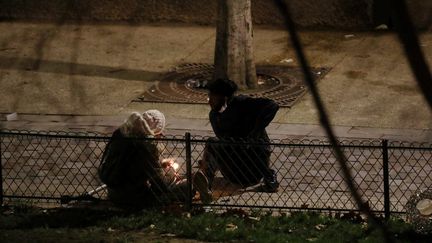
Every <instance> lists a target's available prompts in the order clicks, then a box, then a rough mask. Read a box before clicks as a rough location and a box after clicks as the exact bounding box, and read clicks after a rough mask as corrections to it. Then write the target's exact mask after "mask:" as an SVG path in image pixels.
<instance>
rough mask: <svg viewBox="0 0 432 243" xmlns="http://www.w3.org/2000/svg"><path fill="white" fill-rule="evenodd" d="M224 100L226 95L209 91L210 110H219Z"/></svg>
mask: <svg viewBox="0 0 432 243" xmlns="http://www.w3.org/2000/svg"><path fill="white" fill-rule="evenodd" d="M225 102H226V97H225V96H224V95H221V94H214V93H211V92H210V93H209V105H210V107H211V109H212V110H214V111H219V110H220V109H221V108H222V106H223V105H224V104H225Z"/></svg>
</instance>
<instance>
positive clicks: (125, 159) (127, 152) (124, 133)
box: [99, 110, 187, 208]
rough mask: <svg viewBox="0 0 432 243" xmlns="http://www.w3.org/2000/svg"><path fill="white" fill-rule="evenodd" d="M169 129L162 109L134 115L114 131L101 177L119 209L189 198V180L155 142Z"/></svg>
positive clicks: (100, 173)
mask: <svg viewBox="0 0 432 243" xmlns="http://www.w3.org/2000/svg"><path fill="white" fill-rule="evenodd" d="M164 126H165V117H164V115H163V114H162V113H161V112H160V111H158V110H148V111H146V112H144V113H143V114H140V113H138V112H134V113H132V114H131V115H130V116H129V118H128V119H127V120H126V121H125V122H124V123H123V124H122V125H121V126H120V127H119V128H118V129H116V130H115V131H114V133H113V135H112V137H111V139H110V141H109V143H108V144H107V146H106V148H105V151H104V153H103V156H102V163H101V166H100V167H99V177H100V179H101V180H102V182H104V183H105V184H106V185H107V188H108V198H109V199H110V200H111V201H112V202H114V203H115V204H117V205H119V206H126V207H129V206H130V207H138V208H142V207H146V206H152V205H156V204H160V203H164V202H170V201H172V200H176V199H177V200H182V201H184V200H185V199H186V195H187V184H186V180H184V179H181V178H179V177H178V175H177V174H176V171H175V168H174V167H173V162H172V161H167V160H161V158H160V151H159V149H158V146H157V143H156V141H155V140H149V139H146V138H154V137H159V136H160V135H161V133H162V131H163V129H164Z"/></svg>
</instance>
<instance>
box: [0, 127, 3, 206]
mask: <svg viewBox="0 0 432 243" xmlns="http://www.w3.org/2000/svg"><path fill="white" fill-rule="evenodd" d="M2 144H3V136H2V134H1V131H0V206H3V161H2V155H3V153H2Z"/></svg>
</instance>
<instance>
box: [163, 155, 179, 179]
mask: <svg viewBox="0 0 432 243" xmlns="http://www.w3.org/2000/svg"><path fill="white" fill-rule="evenodd" d="M176 165H177V164H176V163H175V162H174V159H171V158H168V159H163V160H162V161H161V166H162V168H163V170H164V174H165V177H166V178H167V179H169V180H170V181H171V180H172V181H175V180H176V179H177V178H178V177H179V175H178V173H177V171H176Z"/></svg>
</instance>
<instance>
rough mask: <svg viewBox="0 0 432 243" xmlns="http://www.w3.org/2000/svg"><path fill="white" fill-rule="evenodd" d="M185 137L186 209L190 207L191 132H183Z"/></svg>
mask: <svg viewBox="0 0 432 243" xmlns="http://www.w3.org/2000/svg"><path fill="white" fill-rule="evenodd" d="M185 139H186V144H185V145H186V178H187V182H188V183H187V185H188V190H187V200H186V210H188V211H189V210H191V209H192V149H191V134H190V133H188V132H187V133H186V134H185Z"/></svg>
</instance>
